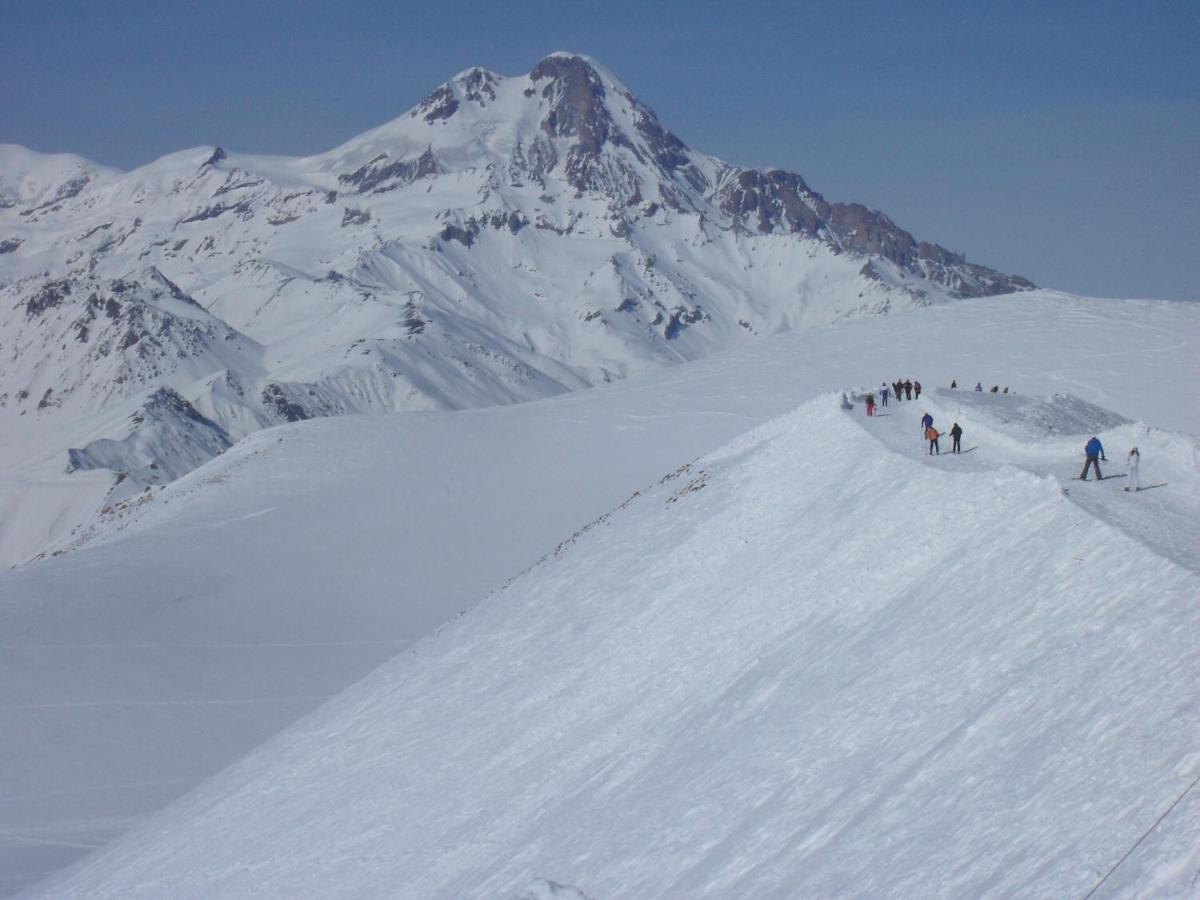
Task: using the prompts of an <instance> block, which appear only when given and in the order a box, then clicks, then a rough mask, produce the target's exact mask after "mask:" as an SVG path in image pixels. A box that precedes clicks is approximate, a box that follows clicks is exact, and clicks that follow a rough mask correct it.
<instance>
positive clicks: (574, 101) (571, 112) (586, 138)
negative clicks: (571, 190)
mask: <svg viewBox="0 0 1200 900" xmlns="http://www.w3.org/2000/svg"><path fill="white" fill-rule="evenodd" d="M529 77H530V78H532V79H533V80H534V81H535V82H538V81H546V82H547V83H546V85H545V86H544V87H543V88H542V91H541V93H542V97H543V98H544V99H545V100H547V101H549V105H550V111H549V112H548V113H547V114H546V117H545V118H544V119H543V120H542V129H543V130H544V131H545V132H546V133H547V134H548V135H550V136H552V137H567V138H574V139H575V140H574V143H573V144H572V146H571V149H570V151H569V152H568V154H567V159H566V162H565V164H564V172H565V174H566V177H567V181H568V182H569V183H570V184H571V185H572V186H573V187H575V188H576V189H577V190H580V191H584V190H590V189H594V188H597V187H602V186H603V185H602V183H600V182H598V181H597V180H596V179H594V178H593V176H594V175H595V174H596V169H597V167H598V164H599V162H600V151H601V149H602V148H603V147H604V145H605V143H606V142H607V141H608V140H609V138H610V136H612V135H614V134H615V129H614V126H613V121H612V116H611V115H610V114H609V111H608V106H607V105H606V104H605V102H604V98H605V90H604V83H603V82H602V81H601V80H600V76H599V74H597V72H596V70H595V69H593V68H592V67H591V66H590V65H588V64H587V61H586V60H583V59H581V58H579V57H577V56H551V57H548V58H546V59H544V60H542V61H541V62H540V63H538V64H537V66H535V67H534V69H533V71H532V72H530V73H529ZM619 140H620V142H621V143H625V144H628V139H627V138H625V137H624V136H621V137H620V139H619Z"/></svg>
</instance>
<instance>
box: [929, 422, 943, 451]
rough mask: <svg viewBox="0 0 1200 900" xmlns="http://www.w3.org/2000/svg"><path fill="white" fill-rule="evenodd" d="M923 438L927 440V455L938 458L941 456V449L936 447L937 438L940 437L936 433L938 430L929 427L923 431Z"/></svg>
mask: <svg viewBox="0 0 1200 900" xmlns="http://www.w3.org/2000/svg"><path fill="white" fill-rule="evenodd" d="M925 437H926V438H928V440H929V455H930V456H933V454H935V453H936V454H937V455H938V456H941V455H942V448H941V447H939V446H938V438H939V437H941V435H940V434H939V433H938V430H937V429H936V428H934V427H933V426H932V425H930V426H929V427H928V428H926V429H925Z"/></svg>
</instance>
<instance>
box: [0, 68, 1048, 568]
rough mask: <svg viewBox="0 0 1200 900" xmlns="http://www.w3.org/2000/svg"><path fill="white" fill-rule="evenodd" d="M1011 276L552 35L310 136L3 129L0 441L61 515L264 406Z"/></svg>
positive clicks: (184, 457) (811, 314)
mask: <svg viewBox="0 0 1200 900" xmlns="http://www.w3.org/2000/svg"><path fill="white" fill-rule="evenodd" d="M1031 287H1032V285H1031V284H1030V283H1029V282H1028V281H1026V280H1024V279H1022V278H1019V277H1016V276H1011V275H1004V274H1001V273H999V272H996V271H993V270H991V269H988V268H985V267H983V266H980V265H977V264H973V263H969V262H967V261H966V260H965V259H964V258H963V257H962V256H961V255H960V254H956V253H953V252H951V251H950V250H947V249H946V248H944V247H940V246H938V245H935V244H930V243H926V242H922V241H919V240H917V239H916V238H914V237H913V236H912V235H911V234H909V233H908V232H907V231H905V230H903V229H902V228H900V227H899V226H897V225H896V224H895V223H894V222H892V221H891V219H889V218H888V217H887V216H886V215H884V214H883V213H880V212H878V211H875V210H872V209H869V208H868V207H865V206H862V205H859V204H855V203H850V204H845V203H831V202H829V201H827V200H826V199H825V198H823V197H822V196H821V195H820V194H818V193H817V192H815V191H813V190H812V189H811V188H810V187H809V186H808V185H807V184H806V183H805V181H804V180H803V179H802V178H801V177H800V176H799V175H797V174H794V173H791V172H785V171H781V170H760V169H748V168H741V167H738V166H734V165H731V164H728V163H725V162H722V161H720V160H718V159H715V158H713V157H710V156H706V155H704V154H701V153H698V152H696V151H694V150H692V149H691V148H689V147H688V146H687V145H686V144H684V143H683V141H681V140H680V139H679V138H678V137H676V136H675V135H674V134H672V133H671V132H670V131H668V130H667V128H666V127H665V126H664V125H663V124H662V123H661V121H660V120H659V118H658V116H657V115H656V114H655V113H654V111H652V110H651V109H649V108H648V107H647V106H645V105H644V104H643V103H641V102H640V101H639V100H638V99H637V98H636V97H634V95H633V94H632V93H631V92H630V91H629V90H628V89H627V88H626V87H625V86H624V85H622V84H621V82H620V81H618V80H617V79H616V78H615V77H614V76H613V75H612V73H610V72H609V71H607V70H606V69H605V68H604V67H603V66H601V65H600V64H598V63H596V62H595V61H593V60H590V59H588V58H587V57H584V56H579V55H575V54H565V53H556V54H552V55H551V56H548V57H547V58H545V59H544V60H542V61H541V62H539V63H538V64H537V65H536V66H534V68H533V69H532V70H531V71H530V72H529V73H528V74H527V75H523V76H518V77H503V76H500V75H496V74H494V73H491V72H487V71H485V70H483V69H477V68H476V69H469V70H467V71H466V72H463V73H461V74H459V75H458V76H456V77H455V78H454V79H452V80H451V81H449V82H447V83H446V84H444V85H442V86H441V87H439V88H437V89H436V90H435V91H433V92H432V93H431V94H429V96H427V97H426V98H425V99H424V100H422V101H421V102H420V103H419V104H418V105H417V106H416V107H415V108H414V109H412V110H411V111H410V112H408V113H406V114H405V115H403V116H401V117H400V118H398V119H395V120H394V121H392V122H389V123H387V124H385V125H383V126H382V127H380V128H377V129H374V130H372V131H369V132H367V133H365V134H362V135H360V136H358V137H356V138H354V139H352V140H350V141H348V142H347V143H345V144H343V145H342V146H340V147H337V148H335V149H334V150H331V151H329V152H327V153H323V154H320V155H317V156H312V157H305V158H286V157H268V156H250V155H242V154H236V153H231V152H228V151H226V150H224V149H223V148H220V147H204V148H196V149H193V150H186V151H182V152H179V153H175V154H172V155H169V156H167V157H164V158H162V159H160V160H157V161H155V162H153V163H151V164H149V165H146V166H143V167H141V168H139V169H136V170H134V171H131V172H119V171H116V170H113V169H110V168H106V167H103V166H99V165H96V164H93V163H90V162H88V161H87V160H84V159H81V158H79V157H75V156H70V155H42V154H37V153H34V152H32V151H29V150H25V149H23V148H20V147H15V146H0V351H2V353H0V426H3V427H4V428H5V430H6V433H10V434H18V435H19V438H18V439H17V440H15V441H14V442H12V444H11V446H10V447H9V448H8V449H7V450H6V451H5V455H4V458H2V459H0V465H2V466H4V467H5V468H7V469H9V470H10V471H21V472H23V473H24V475H23V476H22V484H25V483H26V482H28V483H32V484H45V483H51V482H52V483H53V484H54V485H56V486H57V488H58V489H60V490H59V493H62V490H61V488H62V485H63V479H64V478H66V479H68V481H67V484H68V485H70V484H81V483H82V482H81V481H80V473H83V472H90V473H93V475H92V476H91V478H90V480H88V481H87V484H88V485H89V487H88V488H87V492H88V496H89V497H91V500H90V501H88V502H87V503H80V502H77V501H76V500H73V501H72V503H73V504H74V506H73V508H77V509H80V510H84V511H85V512H80V513H78V514H73V515H69V516H66V517H56V518H55V519H54V521H55V522H58V523H59V524H58V525H57V526H56V528H58V529H59V530H60V531H61V530H62V529H63V528H65V527H67V525H69V524H70V523H71V522H72V521H74V522H78V521H79V520H80V516H82V515H84V514H85V513H86V514H88V515H90V514H91V513H94V512H95V510H96V509H97V508H99V507H102V506H103V505H105V504H106V503H111V502H113V500H114V499H117V498H118V497H119V496H120V495H121V493H122V492H128V491H131V490H142V489H144V488H145V487H146V486H147V485H149V484H152V483H158V482H159V481H161V480H162V479H163V478H165V477H168V476H167V475H166V474H165V473H170V477H175V476H177V475H178V474H182V473H183V472H185V471H187V470H188V469H190V468H192V467H194V466H195V465H198V464H200V463H202V462H203V461H204V460H205V459H207V458H210V457H211V455H212V454H215V453H218V452H220V451H221V450H222V449H223V448H224V447H225V446H228V445H229V443H230V442H232V441H236V440H238V439H240V438H241V437H243V436H245V435H246V434H249V433H250V432H252V431H254V430H256V429H259V428H262V427H265V426H267V425H271V424H274V423H278V422H283V421H294V420H297V419H304V418H310V417H314V416H329V415H340V414H346V413H355V412H367V411H393V410H422V409H438V408H463V407H472V406H482V405H490V404H496V403H508V402H515V401H520V400H527V399H532V398H537V397H544V396H548V395H551V394H555V393H560V392H562V391H566V390H572V389H576V388H580V387H585V386H588V385H592V384H597V383H601V382H605V381H609V380H612V379H616V378H621V377H624V376H626V375H628V374H631V373H634V372H637V371H639V370H644V369H646V368H649V367H653V366H657V365H662V364H666V363H671V362H676V361H680V360H688V359H695V358H697V357H700V356H703V355H705V354H708V353H711V352H714V351H716V350H719V349H722V348H725V347H728V346H730V345H732V344H733V343H735V342H737V341H739V340H742V339H744V338H746V337H748V336H752V335H756V334H766V333H772V332H776V331H779V330H784V329H790V328H796V327H801V326H810V325H820V324H826V323H830V322H834V321H837V320H839V319H843V318H847V317H853V316H863V315H874V314H881V313H891V312H897V311H901V310H904V309H908V308H912V307H917V306H923V305H928V304H931V303H936V302H944V301H949V300H953V299H956V298H962V297H973V296H982V295H987V294H997V293H1007V292H1012V291H1018V290H1024V289H1027V288H1031ZM168 435H169V438H168V437H167V436H168ZM97 470H104V471H108V472H109V476H108V477H107V480H103V479H99V480H98V479H97V478H96V477H95V472H96V471H97ZM68 471H69V472H70V474H67V475H64V473H66V472H68ZM31 475H32V481H30V478H29V477H28V476H31ZM70 479H75V481H71V480H70ZM114 482H119V483H120V485H119V487H114ZM29 490H32V488H21V490H20V491H18V490H17V489H16V488H13V489H11V490H9V491H7V492H6V494H4V495H3V496H0V507H4V506H5V505H6V504H7V506H8V508H9V509H10V510H11V509H12V508H13V504H14V503H18V502H21V503H26V504H27V503H28V502H30V501H29V494H28V491H29ZM14 498H16V499H14ZM60 511H61V510H60ZM89 511H90V512H89ZM3 512H4V509H0V513H3ZM39 546H40V545H39ZM28 549H30V548H29V547H24V548H23V550H28ZM21 552H23V551H20V552H18V551H10V552H8V553H5V552H4V548H3V547H0V560H7V561H14V560H15V559H16V558H17V557H20V556H21ZM14 553H15V554H16V555H15V556H14Z"/></svg>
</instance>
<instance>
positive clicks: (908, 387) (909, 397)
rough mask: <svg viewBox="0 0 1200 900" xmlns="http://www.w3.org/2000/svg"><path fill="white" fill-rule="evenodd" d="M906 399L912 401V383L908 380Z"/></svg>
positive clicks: (906, 380) (905, 388)
mask: <svg viewBox="0 0 1200 900" xmlns="http://www.w3.org/2000/svg"><path fill="white" fill-rule="evenodd" d="M904 399H905V400H911V399H912V382H911V381H909V380H908V379H907V378H906V379H905V380H904Z"/></svg>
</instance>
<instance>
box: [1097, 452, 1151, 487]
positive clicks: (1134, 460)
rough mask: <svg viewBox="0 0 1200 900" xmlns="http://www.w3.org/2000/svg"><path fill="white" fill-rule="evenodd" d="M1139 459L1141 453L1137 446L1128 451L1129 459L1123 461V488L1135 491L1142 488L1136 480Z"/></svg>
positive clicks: (1140, 458)
mask: <svg viewBox="0 0 1200 900" xmlns="http://www.w3.org/2000/svg"><path fill="white" fill-rule="evenodd" d="M1141 460H1142V454H1140V453H1138V448H1137V447H1134V448H1133V449H1132V450H1130V451H1129V459H1128V460H1127V461H1126V463H1125V490H1127V491H1135V492H1136V491H1140V490H1141V489H1142V485H1141V483H1140V482H1139V481H1138V463H1139V462H1141ZM1097 471H1098V470H1097Z"/></svg>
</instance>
